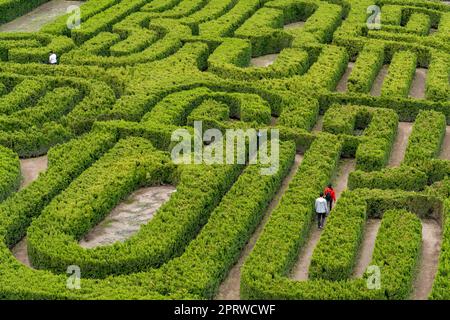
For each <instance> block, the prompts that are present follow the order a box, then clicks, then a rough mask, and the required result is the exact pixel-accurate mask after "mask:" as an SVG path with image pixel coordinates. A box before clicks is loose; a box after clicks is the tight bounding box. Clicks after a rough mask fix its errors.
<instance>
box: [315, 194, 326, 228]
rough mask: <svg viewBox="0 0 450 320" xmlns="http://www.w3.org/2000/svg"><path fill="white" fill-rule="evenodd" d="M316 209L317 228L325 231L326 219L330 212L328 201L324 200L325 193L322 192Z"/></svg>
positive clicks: (317, 200)
mask: <svg viewBox="0 0 450 320" xmlns="http://www.w3.org/2000/svg"><path fill="white" fill-rule="evenodd" d="M314 207H315V209H316V214H317V226H318V228H319V229H323V224H324V222H325V217H326V215H327V214H328V212H329V210H328V205H327V200H326V199H325V198H324V195H323V192H321V193H320V196H319V197H318V198H317V199H316V203H315V205H314Z"/></svg>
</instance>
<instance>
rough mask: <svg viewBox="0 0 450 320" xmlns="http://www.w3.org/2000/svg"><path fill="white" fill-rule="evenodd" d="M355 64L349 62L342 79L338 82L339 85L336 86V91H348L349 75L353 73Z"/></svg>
mask: <svg viewBox="0 0 450 320" xmlns="http://www.w3.org/2000/svg"><path fill="white" fill-rule="evenodd" d="M354 66H355V63H354V62H349V63H348V66H347V70H345V73H344V75H343V76H342V78H341V80H340V81H339V83H338V85H337V87H336V91H337V92H346V91H347V81H348V77H349V76H350V74H351V73H352V71H353V67H354Z"/></svg>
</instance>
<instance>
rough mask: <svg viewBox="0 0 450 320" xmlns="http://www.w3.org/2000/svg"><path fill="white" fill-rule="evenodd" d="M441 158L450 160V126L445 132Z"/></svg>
mask: <svg viewBox="0 0 450 320" xmlns="http://www.w3.org/2000/svg"><path fill="white" fill-rule="evenodd" d="M439 158H441V159H446V160H450V126H447V128H446V130H445V137H444V141H443V142H442V147H441V154H440V156H439Z"/></svg>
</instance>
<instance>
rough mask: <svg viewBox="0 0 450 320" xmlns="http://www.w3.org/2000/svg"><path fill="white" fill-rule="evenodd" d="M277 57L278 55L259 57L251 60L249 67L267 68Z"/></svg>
mask: <svg viewBox="0 0 450 320" xmlns="http://www.w3.org/2000/svg"><path fill="white" fill-rule="evenodd" d="M277 57H278V53H274V54H266V55H265V56H260V57H256V58H252V59H251V61H250V66H251V67H262V68H263V67H268V66H270V65H271V64H273V63H274V62H275V60H276V59H277Z"/></svg>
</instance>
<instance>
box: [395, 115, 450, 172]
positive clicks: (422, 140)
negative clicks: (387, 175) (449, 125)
mask: <svg viewBox="0 0 450 320" xmlns="http://www.w3.org/2000/svg"><path fill="white" fill-rule="evenodd" d="M445 129H446V121H445V116H444V115H443V114H442V113H440V112H435V111H421V112H420V113H419V114H418V116H417V118H416V121H415V122H414V126H413V130H412V133H411V135H410V137H409V140H408V147H407V148H406V152H405V158H404V160H403V162H404V163H405V164H409V165H412V164H415V163H418V162H419V163H420V162H423V161H426V160H429V159H432V158H435V157H437V156H438V155H439V153H440V151H441V145H442V141H443V139H444V136H445Z"/></svg>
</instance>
